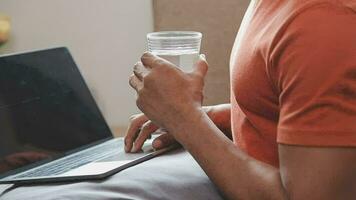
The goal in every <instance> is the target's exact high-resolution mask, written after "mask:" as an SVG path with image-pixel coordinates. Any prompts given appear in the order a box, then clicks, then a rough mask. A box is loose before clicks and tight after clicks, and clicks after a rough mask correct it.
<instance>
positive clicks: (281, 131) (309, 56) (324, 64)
mask: <svg viewBox="0 0 356 200" xmlns="http://www.w3.org/2000/svg"><path fill="white" fill-rule="evenodd" d="M270 62H271V63H272V64H271V71H272V74H273V82H274V85H275V86H276V90H277V91H278V94H279V105H280V116H279V121H278V128H277V142H278V143H283V144H291V145H305V146H356V13H355V11H353V10H351V9H348V8H343V7H338V6H335V5H320V6H315V7H313V8H309V9H308V10H306V11H303V12H302V13H300V14H299V15H298V16H296V17H295V18H294V19H293V20H292V22H291V23H290V24H289V25H288V26H287V27H286V28H285V30H284V32H283V34H281V36H280V38H279V39H278V40H277V42H276V45H275V47H274V49H273V50H272V53H271V59H270Z"/></svg>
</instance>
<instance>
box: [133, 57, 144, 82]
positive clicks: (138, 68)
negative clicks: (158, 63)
mask: <svg viewBox="0 0 356 200" xmlns="http://www.w3.org/2000/svg"><path fill="white" fill-rule="evenodd" d="M133 72H134V74H135V76H136V77H137V78H138V79H139V80H140V81H142V80H143V77H144V76H145V75H146V74H147V69H146V67H145V66H144V65H143V64H142V62H137V63H136V64H135V65H134V67H133Z"/></svg>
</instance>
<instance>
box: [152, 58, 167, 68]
mask: <svg viewBox="0 0 356 200" xmlns="http://www.w3.org/2000/svg"><path fill="white" fill-rule="evenodd" d="M164 64H165V61H164V60H162V59H160V58H155V59H154V60H153V65H155V66H161V65H164Z"/></svg>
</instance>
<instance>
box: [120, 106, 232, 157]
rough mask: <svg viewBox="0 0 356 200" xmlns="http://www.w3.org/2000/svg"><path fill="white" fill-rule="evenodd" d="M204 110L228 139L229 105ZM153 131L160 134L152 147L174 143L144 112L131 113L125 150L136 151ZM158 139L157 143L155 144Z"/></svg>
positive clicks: (157, 147) (229, 124) (205, 107)
mask: <svg viewBox="0 0 356 200" xmlns="http://www.w3.org/2000/svg"><path fill="white" fill-rule="evenodd" d="M203 110H204V112H206V113H207V115H208V116H209V118H210V119H211V120H212V121H213V122H214V124H215V125H216V126H217V127H218V128H219V129H220V130H221V131H222V132H223V133H224V134H225V135H226V136H227V137H228V138H230V139H232V133H231V118H230V115H231V113H230V112H231V105H230V104H219V105H213V106H204V107H203ZM153 133H161V134H162V135H161V136H159V137H158V138H156V139H155V141H154V142H153V147H154V148H155V149H161V148H164V147H168V146H170V145H172V144H174V143H176V141H175V139H174V137H173V136H172V135H170V134H168V133H167V132H166V131H165V130H162V129H159V127H158V126H156V125H155V124H154V123H153V122H152V121H151V120H149V119H148V118H147V117H146V116H145V115H144V114H138V115H133V116H132V117H131V119H130V124H129V126H128V129H127V131H126V136H125V151H126V152H131V150H132V152H138V151H140V150H141V148H142V146H143V144H144V142H145V141H146V140H147V139H148V138H149V137H151V135H152V134H153ZM157 141H159V143H160V144H159V145H158V144H157Z"/></svg>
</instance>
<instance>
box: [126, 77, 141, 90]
mask: <svg viewBox="0 0 356 200" xmlns="http://www.w3.org/2000/svg"><path fill="white" fill-rule="evenodd" d="M129 83H130V86H131V87H132V88H133V89H135V90H136V91H138V90H140V89H141V88H142V86H143V83H142V81H140V79H138V78H137V77H136V76H135V75H134V74H132V75H131V76H130V79H129Z"/></svg>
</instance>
